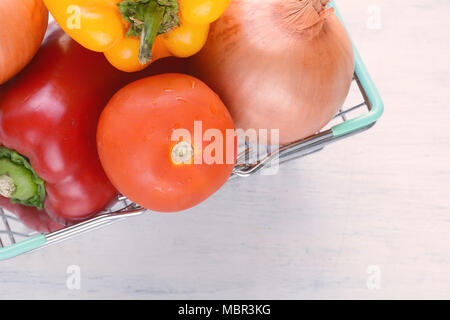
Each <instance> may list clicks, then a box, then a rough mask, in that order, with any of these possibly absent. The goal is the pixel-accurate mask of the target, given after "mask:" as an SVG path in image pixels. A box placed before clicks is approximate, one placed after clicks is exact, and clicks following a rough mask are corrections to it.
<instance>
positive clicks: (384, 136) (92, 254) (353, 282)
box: [0, 0, 450, 299]
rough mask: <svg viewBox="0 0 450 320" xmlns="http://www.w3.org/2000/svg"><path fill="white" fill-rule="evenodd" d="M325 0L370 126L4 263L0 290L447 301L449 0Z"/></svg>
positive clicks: (14, 293)
mask: <svg viewBox="0 0 450 320" xmlns="http://www.w3.org/2000/svg"><path fill="white" fill-rule="evenodd" d="M337 3H338V5H339V7H340V10H341V13H342V15H343V17H344V19H345V20H346V22H347V26H348V28H349V30H350V32H351V34H352V36H353V39H354V41H355V42H356V44H357V45H358V47H359V50H360V52H361V55H362V56H363V58H364V60H365V62H366V64H367V67H368V69H369V71H370V72H371V74H372V76H373V79H374V81H375V82H376V84H377V85H378V87H379V89H380V91H381V94H382V96H383V98H384V101H385V104H386V113H385V115H384V116H383V118H382V120H381V121H380V122H379V123H378V124H377V125H376V126H375V127H374V128H373V129H372V130H370V131H368V132H366V133H364V134H362V135H360V136H357V137H353V138H351V139H348V140H345V141H342V142H339V143H337V144H335V145H332V146H330V147H328V148H326V149H325V150H324V151H322V152H320V153H317V154H314V155H312V156H310V157H308V158H304V159H302V160H299V161H296V162H293V163H290V164H287V165H285V166H283V167H282V168H281V170H280V172H279V173H278V174H277V175H275V176H256V177H252V178H249V179H247V180H235V181H232V182H229V183H228V184H227V185H226V186H225V187H224V188H223V189H222V190H221V191H220V192H219V193H217V194H216V195H215V196H213V197H212V198H211V199H209V200H208V201H207V202H205V203H204V204H202V205H200V206H199V207H197V208H195V209H193V210H190V211H189V212H188V213H184V214H175V215H161V214H155V215H148V216H143V217H138V218H133V219H130V220H128V221H125V222H121V223H118V224H116V225H113V226H111V227H108V228H106V229H102V230H99V231H96V232H94V233H90V234H87V235H84V236H83V237H81V238H79V239H75V240H71V241H68V242H65V243H63V244H60V245H55V246H52V247H50V248H48V249H45V250H41V251H37V252H35V253H32V254H29V255H25V256H22V257H19V258H16V259H13V260H10V261H6V262H2V263H1V267H0V299H5V298H69V299H78V298H138V299H139V298H156V299H175V298H177V299H178V298H181V299H184V298H188V299H191V298H215V299H217V298H263V299H282V298H287V299H298V298H313V299H316V298H376V299H380V298H444V297H446V298H449V297H450V196H449V193H450V130H449V124H448V123H449V121H450V107H449V106H448V101H450V89H449V88H450V62H449V57H450V41H449V40H450V28H449V22H448V17H449V16H450V2H449V1H448V0H408V1H406V0H401V1H400V0H399V1H384V0H371V1H358V0H340V1H339V0H338V1H337ZM377 12H379V13H380V15H379V18H380V20H379V19H377V15H378V14H377ZM378 22H380V23H378ZM71 265H76V266H79V267H80V270H81V288H80V289H79V290H70V289H68V288H67V286H66V281H67V279H68V274H67V273H66V272H67V268H68V267H69V266H71Z"/></svg>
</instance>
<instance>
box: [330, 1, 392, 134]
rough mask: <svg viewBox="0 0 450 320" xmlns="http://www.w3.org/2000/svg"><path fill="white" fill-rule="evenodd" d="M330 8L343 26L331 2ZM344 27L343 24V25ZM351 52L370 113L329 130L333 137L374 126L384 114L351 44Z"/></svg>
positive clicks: (362, 64) (357, 53) (374, 90)
mask: <svg viewBox="0 0 450 320" xmlns="http://www.w3.org/2000/svg"><path fill="white" fill-rule="evenodd" d="M330 6H332V7H333V8H334V11H335V13H336V15H337V16H338V18H339V19H340V20H341V22H342V23H343V24H344V21H343V19H342V16H341V14H340V12H339V10H338V9H337V7H336V4H335V3H334V1H333V0H331V3H330ZM344 25H345V24H344ZM352 45H353V50H354V53H355V74H356V76H357V77H358V81H359V83H360V84H361V86H362V87H363V88H364V91H365V92H366V95H367V100H368V102H369V104H370V106H369V107H370V111H369V112H368V113H366V114H364V115H362V116H359V117H356V118H354V119H351V120H348V121H345V122H344V123H341V124H338V125H336V126H334V127H333V128H331V131H332V132H333V136H334V137H336V138H337V137H341V136H344V135H347V134H351V133H352V132H355V131H358V130H360V129H363V128H366V127H368V126H370V125H372V124H374V123H375V122H376V121H377V120H378V119H380V117H381V115H382V114H383V112H384V103H383V100H381V96H380V93H379V92H378V89H377V88H376V86H375V84H374V83H373V81H372V78H371V77H370V75H369V72H368V71H367V68H366V66H365V65H364V63H363V61H362V59H361V56H360V54H359V52H358V50H357V49H356V46H355V44H354V43H353V40H352Z"/></svg>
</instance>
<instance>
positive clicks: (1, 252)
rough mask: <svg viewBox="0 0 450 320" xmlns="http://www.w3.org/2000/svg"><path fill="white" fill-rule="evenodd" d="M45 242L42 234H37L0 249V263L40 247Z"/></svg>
mask: <svg viewBox="0 0 450 320" xmlns="http://www.w3.org/2000/svg"><path fill="white" fill-rule="evenodd" d="M46 242H47V238H46V237H45V235H44V234H38V235H36V236H34V237H31V238H28V239H26V240H23V241H21V242H18V243H15V244H12V245H10V246H7V247H4V248H1V249H0V261H2V260H7V259H10V258H14V257H16V256H18V255H21V254H23V253H26V252H29V251H31V250H34V249H37V248H40V247H42V246H43V245H44V244H45V243H46Z"/></svg>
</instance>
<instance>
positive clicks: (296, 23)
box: [189, 0, 354, 143]
mask: <svg viewBox="0 0 450 320" xmlns="http://www.w3.org/2000/svg"><path fill="white" fill-rule="evenodd" d="M327 2H328V1H327V0H233V1H232V2H231V5H230V6H229V8H228V10H227V11H226V12H225V14H224V15H223V16H222V18H220V19H219V20H218V21H217V22H216V23H214V24H213V25H212V27H211V32H210V35H209V39H208V42H207V44H206V46H205V47H204V49H203V50H202V51H201V52H200V53H199V54H197V55H196V56H194V57H193V58H192V59H191V60H190V62H189V63H190V70H191V73H193V74H194V75H196V76H198V77H199V78H201V79H202V80H204V81H205V82H206V83H208V84H209V85H210V86H211V87H212V88H213V89H214V90H215V91H216V92H217V93H218V94H219V95H220V97H221V98H222V99H223V101H224V103H225V105H226V106H227V107H228V108H229V110H230V112H231V114H232V116H233V118H234V121H235V123H236V125H237V127H238V128H242V129H246V130H247V129H279V130H280V143H288V142H292V141H296V140H299V139H302V138H305V137H307V136H309V135H311V134H314V133H315V132H317V131H319V130H320V129H321V128H323V127H324V126H325V125H326V124H327V123H328V122H329V121H330V120H331V119H332V118H333V116H334V115H335V114H336V113H337V111H338V110H339V108H340V107H341V106H342V104H343V103H344V101H345V98H346V96H347V94H348V91H349V88H350V84H351V81H352V77H353V71H354V57H353V49H352V44H351V41H350V39H349V36H348V34H347V32H346V30H345V28H344V26H343V25H342V23H341V22H340V21H339V19H338V18H337V16H336V15H335V14H334V9H333V8H329V7H327V6H326V3H327Z"/></svg>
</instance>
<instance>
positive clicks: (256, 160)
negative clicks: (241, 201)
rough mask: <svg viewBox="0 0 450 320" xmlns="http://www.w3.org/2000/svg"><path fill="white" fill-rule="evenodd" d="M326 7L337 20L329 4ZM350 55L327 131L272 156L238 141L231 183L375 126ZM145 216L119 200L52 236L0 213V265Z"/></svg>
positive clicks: (375, 102)
mask: <svg viewBox="0 0 450 320" xmlns="http://www.w3.org/2000/svg"><path fill="white" fill-rule="evenodd" d="M331 6H333V7H334V8H335V10H336V14H337V15H338V16H339V18H341V16H340V14H339V12H338V10H337V8H336V6H335V4H334V2H333V1H332V2H331ZM354 51H355V73H354V79H353V83H352V88H351V90H350V94H349V96H348V98H347V100H346V103H345V104H344V106H343V107H342V108H341V109H340V110H339V113H338V114H337V115H336V116H335V117H334V119H333V120H332V121H331V122H330V123H329V124H328V125H327V127H325V128H324V129H323V130H322V131H320V132H318V133H317V134H315V135H312V136H310V137H308V138H306V139H303V140H300V141H296V142H293V143H290V144H287V145H284V146H281V147H280V148H277V149H276V150H272V149H271V148H270V147H268V148H267V149H266V150H265V152H261V150H260V149H261V148H260V146H252V145H250V144H249V143H248V141H243V143H242V144H241V147H240V153H239V156H238V161H237V164H236V166H235V169H234V171H233V175H232V177H231V178H237V177H248V176H251V175H254V174H257V173H259V172H262V171H264V170H266V169H268V168H270V167H271V166H273V164H274V163H276V164H277V165H278V164H280V163H284V162H287V161H292V160H294V159H298V158H300V157H303V156H306V155H308V154H311V153H314V152H317V151H320V150H322V149H323V148H324V147H325V146H326V145H328V144H330V143H333V142H336V141H339V140H341V139H345V138H348V137H350V136H353V135H356V134H358V133H361V132H363V131H365V130H368V129H369V128H371V127H372V126H373V125H374V124H375V122H376V121H377V120H378V119H379V118H380V117H381V115H382V113H383V109H384V106H383V102H382V100H381V97H380V95H379V93H378V91H377V89H376V87H375V85H374V83H373V82H372V79H371V77H370V75H369V73H368V71H367V69H366V67H365V66H364V64H363V62H362V60H361V56H360V55H359V53H358V51H357V50H356V48H355V49H354ZM255 150H256V151H255ZM146 212H148V211H147V210H145V209H144V208H142V207H140V206H138V205H136V204H134V203H132V202H131V201H129V200H128V199H126V198H125V197H121V196H119V197H118V198H117V203H116V204H115V205H114V206H113V207H112V208H111V209H109V210H107V211H104V212H101V213H99V214H98V215H97V216H95V217H94V218H92V219H90V220H87V221H85V222H81V223H78V224H76V225H73V226H70V227H66V228H64V229H61V230H59V231H56V232H50V233H47V234H42V233H36V232H32V231H31V230H28V229H27V228H26V227H25V226H24V225H23V224H22V223H21V221H20V220H19V219H18V218H16V217H15V216H14V214H12V213H10V212H8V211H6V210H4V209H0V260H6V259H9V258H12V257H15V256H18V255H20V254H23V253H26V252H30V251H33V250H36V249H38V248H43V247H45V246H48V245H51V244H55V243H58V242H60V241H64V240H67V239H69V238H72V237H75V236H78V235H80V234H82V233H84V232H87V231H91V230H94V229H97V228H100V227H104V226H106V225H109V224H111V223H114V222H117V221H120V220H123V219H127V218H129V217H133V216H137V215H141V214H144V213H146Z"/></svg>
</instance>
